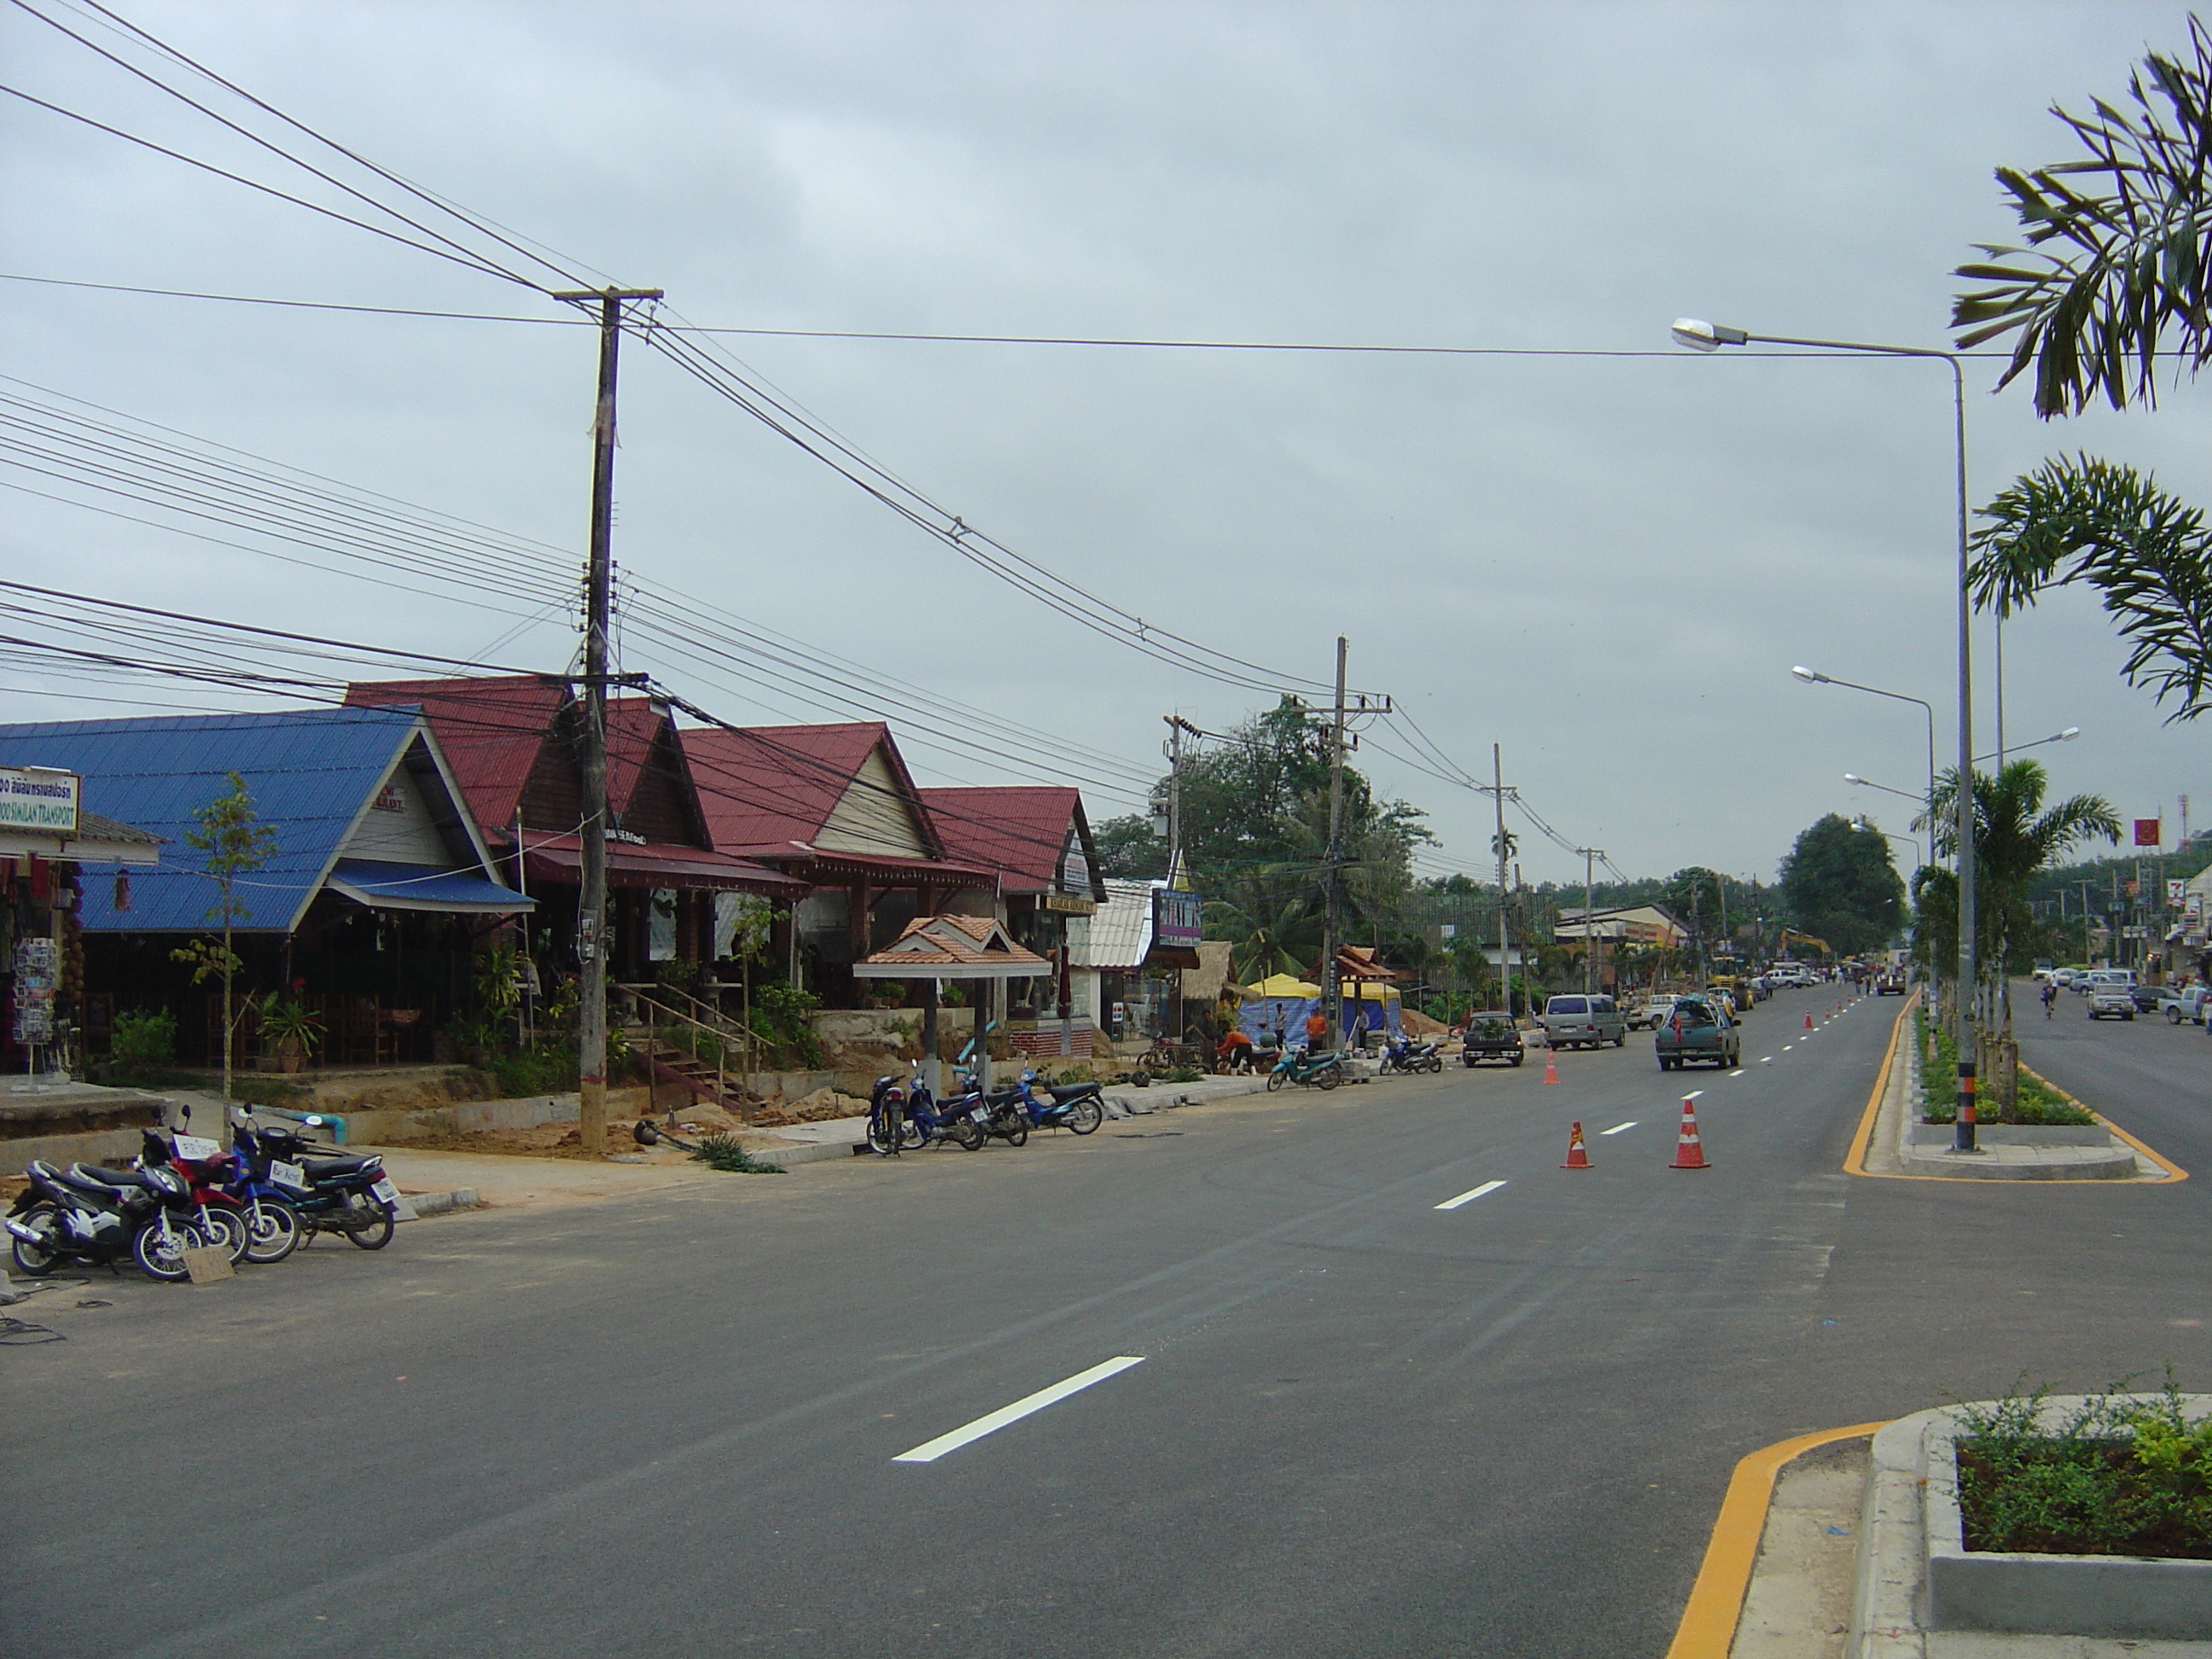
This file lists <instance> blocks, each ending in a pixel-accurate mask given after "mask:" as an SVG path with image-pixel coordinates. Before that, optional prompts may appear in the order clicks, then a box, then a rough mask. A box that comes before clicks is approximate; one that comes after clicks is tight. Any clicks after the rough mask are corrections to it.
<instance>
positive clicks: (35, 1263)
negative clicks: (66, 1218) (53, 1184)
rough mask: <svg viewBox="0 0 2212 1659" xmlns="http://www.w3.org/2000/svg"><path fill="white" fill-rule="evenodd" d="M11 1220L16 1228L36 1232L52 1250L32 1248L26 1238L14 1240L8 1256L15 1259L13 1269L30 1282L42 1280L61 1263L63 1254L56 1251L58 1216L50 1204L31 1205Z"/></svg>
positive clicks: (59, 1216)
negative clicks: (18, 1269) (15, 1268)
mask: <svg viewBox="0 0 2212 1659" xmlns="http://www.w3.org/2000/svg"><path fill="white" fill-rule="evenodd" d="M15 1219H16V1222H17V1224H18V1225H21V1226H25V1227H34V1228H36V1229H37V1230H38V1231H40V1233H41V1234H43V1235H44V1236H45V1237H46V1238H47V1239H48V1240H49V1241H50V1242H52V1243H53V1244H54V1245H55V1247H56V1248H54V1249H51V1250H49V1249H42V1248H41V1247H40V1246H39V1245H36V1244H33V1243H31V1241H30V1240H29V1239H27V1238H17V1239H15V1249H13V1250H12V1251H11V1252H10V1254H11V1255H14V1256H15V1265H16V1266H17V1267H20V1268H21V1269H22V1270H23V1271H24V1272H25V1273H28V1274H29V1275H30V1276H31V1277H32V1278H33V1279H44V1278H45V1277H46V1275H47V1274H48V1273H52V1272H53V1270H54V1269H55V1268H56V1267H59V1266H60V1265H61V1262H62V1255H63V1251H62V1250H61V1249H60V1248H59V1246H60V1243H61V1234H62V1216H61V1212H60V1211H59V1210H58V1209H56V1208H55V1207H54V1206H52V1205H51V1204H33V1206H31V1207H30V1208H29V1209H27V1210H26V1211H24V1212H23V1213H22V1214H21V1215H20V1216H18V1217H16V1218H15ZM10 1237H13V1235H12V1234H11V1235H10Z"/></svg>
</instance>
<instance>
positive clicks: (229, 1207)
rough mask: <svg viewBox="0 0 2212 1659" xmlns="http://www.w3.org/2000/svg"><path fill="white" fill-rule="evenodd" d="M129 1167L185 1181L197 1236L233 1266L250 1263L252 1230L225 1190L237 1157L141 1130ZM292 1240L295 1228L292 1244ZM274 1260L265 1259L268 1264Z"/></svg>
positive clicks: (184, 1137) (194, 1140) (191, 1138)
mask: <svg viewBox="0 0 2212 1659" xmlns="http://www.w3.org/2000/svg"><path fill="white" fill-rule="evenodd" d="M132 1167H133V1168H135V1169H138V1170H159V1169H163V1168H167V1169H171V1170H175V1171H176V1172H177V1173H178V1174H179V1175H180V1176H184V1178H185V1184H186V1185H187V1186H189V1187H190V1188H191V1195H192V1209H193V1211H194V1212H195V1214H196V1215H197V1218H198V1219H199V1224H200V1231H202V1232H204V1233H205V1234H206V1235H207V1236H208V1237H210V1238H212V1239H215V1240H216V1241H218V1242H219V1243H221V1244H222V1247H223V1249H225V1250H226V1251H227V1252H228V1254H229V1255H230V1259H231V1260H232V1261H241V1260H246V1259H248V1256H247V1252H248V1249H249V1247H250V1246H251V1245H252V1242H253V1230H252V1226H251V1225H248V1223H247V1221H246V1206H244V1205H243V1204H241V1203H240V1202H239V1200H237V1199H236V1198H235V1197H234V1196H233V1195H232V1194H231V1193H230V1192H229V1191H228V1187H229V1184H230V1182H232V1181H234V1180H235V1179H236V1178H237V1175H238V1160H237V1159H236V1158H233V1157H232V1156H231V1155H230V1154H229V1153H228V1152H225V1151H223V1149H222V1147H220V1146H217V1145H216V1143H215V1142H214V1141H212V1140H203V1139H200V1138H199V1137H198V1136H197V1135H188V1134H179V1135H178V1136H177V1137H176V1138H175V1139H173V1140H172V1139H169V1138H168V1137H167V1136H166V1135H165V1134H164V1133H162V1132H161V1130H159V1129H141V1130H140V1131H139V1132H138V1156H137V1158H136V1159H135V1160H134V1162H133V1165H132ZM296 1237H297V1230H296V1229H295V1240H296ZM252 1259H254V1260H258V1259H259V1258H258V1257H257V1258H252ZM277 1259H278V1257H277V1256H270V1257H269V1258H268V1260H270V1261H276V1260H277Z"/></svg>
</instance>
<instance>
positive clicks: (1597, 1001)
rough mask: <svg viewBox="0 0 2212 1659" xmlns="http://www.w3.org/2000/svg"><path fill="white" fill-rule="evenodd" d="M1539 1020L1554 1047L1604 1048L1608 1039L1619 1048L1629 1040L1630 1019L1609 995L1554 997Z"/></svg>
mask: <svg viewBox="0 0 2212 1659" xmlns="http://www.w3.org/2000/svg"><path fill="white" fill-rule="evenodd" d="M1536 1023H1537V1024H1539V1025H1541V1027H1543V1030H1544V1043H1545V1046H1546V1047H1547V1048H1603V1047H1605V1045H1606V1044H1607V1043H1608V1042H1610V1043H1611V1044H1612V1045H1613V1047H1614V1048H1620V1046H1621V1045H1622V1044H1623V1043H1625V1042H1627V1041H1628V1022H1627V1021H1626V1019H1624V1018H1622V1017H1621V1012H1620V1009H1619V1008H1618V1007H1616V1006H1614V1005H1613V999H1612V998H1611V997H1607V996H1559V997H1553V998H1552V999H1550V1000H1548V1001H1547V1002H1546V1003H1545V1004H1544V1012H1542V1013H1541V1014H1539V1015H1537V1016H1536Z"/></svg>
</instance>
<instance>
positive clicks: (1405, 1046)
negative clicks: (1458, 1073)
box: [1376, 1037, 1444, 1077]
mask: <svg viewBox="0 0 2212 1659" xmlns="http://www.w3.org/2000/svg"><path fill="white" fill-rule="evenodd" d="M1443 1068H1444V1062H1443V1055H1441V1054H1438V1053H1437V1045H1436V1044H1435V1043H1433V1042H1413V1040H1412V1039H1411V1038H1409V1037H1401V1038H1399V1039H1398V1041H1397V1042H1394V1043H1392V1044H1390V1046H1389V1047H1388V1048H1385V1049H1383V1060H1382V1063H1381V1064H1380V1065H1379V1066H1376V1073H1378V1074H1381V1073H1389V1072H1401V1073H1405V1074H1406V1075H1407V1076H1408V1077H1410V1076H1412V1075H1413V1073H1416V1072H1441V1071H1443Z"/></svg>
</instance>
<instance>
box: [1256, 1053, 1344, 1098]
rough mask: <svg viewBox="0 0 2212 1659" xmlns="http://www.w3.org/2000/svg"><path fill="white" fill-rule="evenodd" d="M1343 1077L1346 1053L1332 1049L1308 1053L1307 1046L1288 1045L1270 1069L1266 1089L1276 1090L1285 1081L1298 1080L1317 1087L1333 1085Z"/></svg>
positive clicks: (1269, 1091) (1325, 1087)
mask: <svg viewBox="0 0 2212 1659" xmlns="http://www.w3.org/2000/svg"><path fill="white" fill-rule="evenodd" d="M1343 1081H1344V1056H1343V1055H1341V1054H1337V1053H1335V1052H1334V1051H1333V1050H1328V1051H1324V1052H1322V1053H1321V1054H1309V1053H1307V1052H1306V1050H1304V1048H1285V1050H1284V1051H1283V1057H1282V1058H1281V1059H1280V1060H1277V1061H1276V1062H1275V1067H1274V1069H1273V1071H1271V1072H1269V1073H1267V1092H1268V1093H1269V1094H1274V1093H1276V1092H1277V1091H1279V1090H1280V1089H1281V1088H1282V1086H1283V1085H1285V1083H1296V1084H1300V1085H1304V1086H1306V1087H1309V1088H1314V1089H1334V1087H1336V1085H1338V1084H1340V1083H1341V1082H1343Z"/></svg>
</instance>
